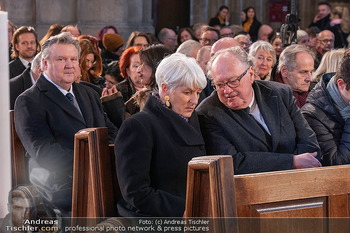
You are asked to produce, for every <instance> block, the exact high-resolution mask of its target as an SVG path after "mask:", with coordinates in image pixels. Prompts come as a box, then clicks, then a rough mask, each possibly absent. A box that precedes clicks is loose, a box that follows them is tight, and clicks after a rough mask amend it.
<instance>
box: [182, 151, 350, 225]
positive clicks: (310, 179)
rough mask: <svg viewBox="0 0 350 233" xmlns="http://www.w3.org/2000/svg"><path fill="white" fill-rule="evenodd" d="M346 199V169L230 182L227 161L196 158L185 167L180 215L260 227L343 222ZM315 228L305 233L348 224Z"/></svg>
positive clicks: (349, 187) (349, 205)
mask: <svg viewBox="0 0 350 233" xmlns="http://www.w3.org/2000/svg"><path fill="white" fill-rule="evenodd" d="M349 194H350V165H342V166H332V167H322V168H310V169H298V170H288V171H278V172H266V173H256V174H246V175H235V176H234V175H233V164H232V157H231V156H205V157H197V158H194V159H192V160H191V161H190V163H189V166H188V180H187V197H186V215H187V217H249V218H250V217H255V218H258V219H259V221H260V227H261V226H262V225H261V221H262V219H263V218H285V217H288V218H305V217H307V218H310V217H311V218H313V219H316V218H325V217H332V218H339V217H349V216H350V201H349ZM232 199H233V200H232ZM242 221H243V220H242ZM266 221H268V220H267V219H266ZM281 222H282V221H281ZM316 226H317V227H318V228H317V229H312V231H306V232H323V231H324V230H325V229H332V231H329V232H348V231H347V230H349V224H345V226H339V225H338V224H331V223H330V222H327V223H326V224H316ZM223 227H224V226H223ZM246 227H247V224H239V229H240V230H241V231H240V232H271V229H270V228H268V227H267V228H266V226H265V228H264V230H262V229H263V228H260V231H256V229H254V231H253V230H252V229H250V230H251V231H249V230H247V229H246ZM339 227H341V231H338V230H340V229H339ZM344 227H345V228H344ZM242 229H243V230H242ZM227 230H228V229H226V231H225V228H223V229H222V232H230V231H227ZM334 230H337V231H334Z"/></svg>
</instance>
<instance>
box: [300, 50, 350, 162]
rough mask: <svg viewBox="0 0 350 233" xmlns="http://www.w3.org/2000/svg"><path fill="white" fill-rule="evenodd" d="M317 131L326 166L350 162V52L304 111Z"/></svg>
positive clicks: (307, 103) (349, 51)
mask: <svg viewBox="0 0 350 233" xmlns="http://www.w3.org/2000/svg"><path fill="white" fill-rule="evenodd" d="M301 110H302V113H303V115H304V117H305V118H306V120H307V121H308V123H309V125H310V126H311V128H312V129H313V130H314V131H315V133H316V136H317V140H318V143H319V145H320V147H321V151H322V153H321V154H322V160H321V162H322V164H323V165H326V166H327V165H339V164H349V163H350V50H349V49H348V50H346V52H345V53H344V57H343V59H342V61H341V65H340V69H339V70H338V71H337V73H329V74H325V75H324V76H323V77H322V79H321V81H320V82H319V83H318V84H317V85H316V86H315V88H314V89H313V90H312V91H311V92H310V94H309V96H308V98H307V100H306V104H305V105H304V107H303V108H302V109H301Z"/></svg>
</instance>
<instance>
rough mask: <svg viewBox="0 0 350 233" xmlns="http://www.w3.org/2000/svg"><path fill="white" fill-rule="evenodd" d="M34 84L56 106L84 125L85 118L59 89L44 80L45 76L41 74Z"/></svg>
mask: <svg viewBox="0 0 350 233" xmlns="http://www.w3.org/2000/svg"><path fill="white" fill-rule="evenodd" d="M36 86H37V87H38V88H39V90H40V91H41V92H44V93H45V95H46V96H47V97H48V98H49V99H50V100H51V101H52V102H54V103H55V104H56V105H57V106H59V107H60V108H62V110H63V111H65V112H66V113H67V114H69V115H70V116H71V117H73V118H75V119H76V120H78V121H80V122H82V123H83V124H84V125H86V124H85V120H84V118H83V117H82V115H81V114H80V112H79V111H78V109H76V108H75V107H74V105H73V104H71V103H70V102H69V100H68V99H67V98H66V97H65V96H64V95H63V94H62V92H61V91H60V90H58V89H57V88H56V87H55V86H54V85H53V84H52V83H50V82H49V81H47V80H46V78H45V77H44V76H43V75H42V74H41V75H40V77H39V79H38V81H37V82H36Z"/></svg>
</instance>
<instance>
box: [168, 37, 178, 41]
mask: <svg viewBox="0 0 350 233" xmlns="http://www.w3.org/2000/svg"><path fill="white" fill-rule="evenodd" d="M167 39H168V40H172V41H176V39H174V38H170V37H169V38H167Z"/></svg>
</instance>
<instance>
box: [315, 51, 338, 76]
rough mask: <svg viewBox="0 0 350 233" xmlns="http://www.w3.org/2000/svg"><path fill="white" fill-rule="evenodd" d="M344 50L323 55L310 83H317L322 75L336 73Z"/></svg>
mask: <svg viewBox="0 0 350 233" xmlns="http://www.w3.org/2000/svg"><path fill="white" fill-rule="evenodd" d="M344 52H345V49H334V50H331V51H328V52H327V53H325V54H324V55H323V57H322V59H321V62H320V65H319V66H318V68H317V70H316V71H315V72H314V73H313V74H312V81H314V82H319V81H320V80H321V78H322V76H323V75H324V74H327V73H333V72H337V70H338V67H339V64H340V61H341V59H342V58H343V56H344Z"/></svg>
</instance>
